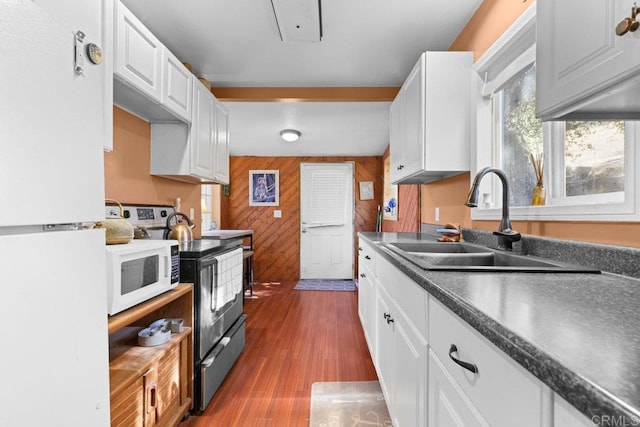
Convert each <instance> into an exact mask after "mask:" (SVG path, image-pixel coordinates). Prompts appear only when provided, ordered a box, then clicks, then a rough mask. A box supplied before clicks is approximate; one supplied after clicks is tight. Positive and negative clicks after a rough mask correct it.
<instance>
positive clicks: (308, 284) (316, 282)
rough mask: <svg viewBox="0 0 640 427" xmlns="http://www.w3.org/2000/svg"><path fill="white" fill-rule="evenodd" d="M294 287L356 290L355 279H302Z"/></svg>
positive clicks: (300, 289) (312, 289)
mask: <svg viewBox="0 0 640 427" xmlns="http://www.w3.org/2000/svg"><path fill="white" fill-rule="evenodd" d="M293 289H297V290H299V291H355V290H356V284H355V283H354V282H353V280H335V279H301V280H300V281H299V282H298V284H297V285H296V286H294V288H293Z"/></svg>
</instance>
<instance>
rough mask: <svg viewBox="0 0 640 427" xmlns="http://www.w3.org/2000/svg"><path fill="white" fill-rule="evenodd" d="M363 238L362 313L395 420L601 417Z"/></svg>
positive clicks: (403, 424) (570, 421)
mask: <svg viewBox="0 0 640 427" xmlns="http://www.w3.org/2000/svg"><path fill="white" fill-rule="evenodd" d="M359 246H360V248H362V250H361V251H360V257H359V258H358V260H359V261H358V262H359V272H362V273H364V275H365V277H361V278H360V280H361V282H362V285H361V287H360V289H359V292H360V293H361V294H359V304H360V307H359V310H360V318H361V321H362V326H363V329H364V332H365V335H366V336H367V341H368V342H369V348H370V350H371V357H372V359H373V362H374V365H375V367H376V372H377V373H378V379H379V381H380V385H381V387H382V391H383V393H384V397H385V400H386V403H387V407H388V408H389V414H390V415H391V419H392V421H393V426H394V427H407V426H408V427H422V426H428V427H470V426H485V427H512V426H516V425H517V426H518V427H586V426H590V425H594V424H593V422H591V420H589V419H588V417H586V416H585V415H583V414H581V413H580V412H579V411H578V410H577V409H576V408H574V407H573V406H572V405H571V404H570V403H568V402H567V401H566V400H564V399H562V398H561V397H560V396H558V395H555V394H554V393H553V392H552V391H551V389H550V388H549V387H548V386H547V385H545V384H544V383H543V382H542V381H540V380H539V379H537V378H536V377H534V376H533V375H532V374H531V373H530V372H529V371H527V370H526V369H524V368H523V367H522V366H521V365H519V364H518V363H517V362H516V361H515V360H513V359H512V358H511V357H509V356H508V355H507V354H505V353H504V352H503V351H502V350H500V349H499V348H498V347H496V346H495V345H494V344H493V343H491V342H490V341H489V340H488V339H487V338H485V337H484V336H482V335H481V334H480V333H479V332H478V331H476V330H475V329H474V328H473V327H471V326H470V325H469V324H468V323H467V322H465V321H464V320H462V318H461V317H459V316H458V315H457V314H455V313H454V312H453V311H451V310H450V309H449V308H447V307H445V305H444V304H442V303H441V302H440V301H439V300H437V299H436V298H435V297H433V296H432V295H430V294H429V293H428V292H427V291H426V290H425V289H423V288H422V287H420V286H419V285H418V284H417V283H416V282H414V281H413V280H412V279H410V278H409V277H408V276H407V275H405V274H404V273H403V272H402V271H400V269H399V268H397V267H395V266H394V265H393V264H392V263H391V262H390V261H388V260H387V259H386V258H385V257H384V256H382V255H380V254H376V253H375V252H374V250H373V247H372V246H370V245H369V244H367V243H366V242H365V241H364V240H362V239H361V241H360V243H359ZM367 255H368V256H369V258H368V259H367V258H365V256H367ZM376 255H377V256H376ZM372 270H373V272H372ZM369 272H371V277H367V276H368V275H369ZM451 274H456V273H451ZM370 278H371V279H372V280H368V279H370ZM371 283H372V284H371ZM474 370H475V371H476V372H473V371H474Z"/></svg>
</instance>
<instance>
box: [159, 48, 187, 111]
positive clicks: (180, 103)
mask: <svg viewBox="0 0 640 427" xmlns="http://www.w3.org/2000/svg"><path fill="white" fill-rule="evenodd" d="M162 65H163V67H164V70H163V75H164V79H162V104H163V105H165V106H166V107H167V108H168V109H169V110H170V111H172V112H173V113H175V114H176V115H177V116H179V117H181V118H182V119H183V120H184V121H186V122H191V95H192V92H193V91H192V89H191V88H192V80H193V78H194V77H193V74H192V73H191V72H190V71H189V70H187V69H186V67H185V66H184V65H182V62H180V61H179V60H178V58H176V57H175V56H174V55H173V54H172V53H171V52H169V50H168V49H166V48H165V49H164V60H163V63H162Z"/></svg>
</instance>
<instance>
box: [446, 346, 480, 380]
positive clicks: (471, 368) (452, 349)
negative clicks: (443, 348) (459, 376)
mask: <svg viewBox="0 0 640 427" xmlns="http://www.w3.org/2000/svg"><path fill="white" fill-rule="evenodd" d="M457 352H458V347H456V345H455V344H451V347H449V357H450V358H451V360H453V361H454V362H456V363H457V364H458V365H460V366H462V367H463V368H464V369H466V370H468V371H471V372H473V373H474V374H477V373H478V367H477V366H476V365H474V364H473V363H469V362H465V361H462V360H460V359H458V358H456V357H453V353H457Z"/></svg>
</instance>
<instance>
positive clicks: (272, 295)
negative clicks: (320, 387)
mask: <svg viewBox="0 0 640 427" xmlns="http://www.w3.org/2000/svg"><path fill="white" fill-rule="evenodd" d="M294 285H295V282H294V281H290V282H283V283H256V284H255V285H254V296H253V297H252V298H248V299H247V302H246V305H245V313H247V315H248V318H247V323H246V327H247V330H246V347H245V350H244V351H243V353H242V354H241V355H240V358H239V359H238V361H237V362H236V364H235V365H234V367H233V369H232V370H231V372H230V373H229V375H228V377H227V378H226V379H225V381H224V382H223V384H222V386H221V387H220V389H219V390H218V393H217V394H216V396H215V398H214V399H213V400H212V401H211V403H210V404H209V406H208V407H207V409H206V411H204V412H203V413H202V414H200V415H197V416H191V417H189V418H188V419H187V420H185V421H183V422H182V423H180V426H179V427H217V426H224V427H236V426H238V427H245V426H246V427H255V426H269V427H272V426H278V427H282V426H284V427H289V426H292V427H297V426H300V427H304V426H308V425H309V405H310V397H311V385H312V384H313V383H314V382H319V381H371V380H376V379H377V376H376V373H375V368H374V367H373V363H372V361H371V357H370V355H369V350H368V348H367V344H366V342H365V339H364V334H363V332H362V327H361V325H360V320H359V318H358V310H357V292H336V291H297V290H294V289H293V286H294Z"/></svg>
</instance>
